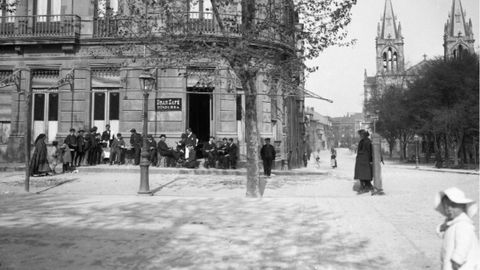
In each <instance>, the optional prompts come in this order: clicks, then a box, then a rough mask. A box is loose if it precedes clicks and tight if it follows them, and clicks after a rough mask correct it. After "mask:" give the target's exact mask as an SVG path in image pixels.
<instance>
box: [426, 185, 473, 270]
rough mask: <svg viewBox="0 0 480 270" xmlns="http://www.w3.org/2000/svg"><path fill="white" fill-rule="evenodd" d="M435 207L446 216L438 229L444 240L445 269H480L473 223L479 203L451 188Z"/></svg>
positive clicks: (440, 195)
mask: <svg viewBox="0 0 480 270" xmlns="http://www.w3.org/2000/svg"><path fill="white" fill-rule="evenodd" d="M435 206H436V208H435V210H437V211H438V212H440V213H441V214H442V215H443V216H445V217H446V219H445V222H444V223H442V224H440V225H439V226H438V227H437V234H438V235H439V236H440V237H442V238H443V243H442V249H441V263H442V270H457V269H459V270H478V269H480V247H479V244H478V238H477V235H476V234H475V225H474V224H473V221H472V218H473V216H475V214H476V213H477V211H478V207H477V204H476V202H475V201H474V200H472V199H469V198H467V197H466V196H465V194H464V193H463V191H462V190H460V189H458V188H456V187H451V188H448V189H446V190H444V191H440V192H439V193H438V194H437V195H436V197H435Z"/></svg>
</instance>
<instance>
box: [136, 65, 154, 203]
mask: <svg viewBox="0 0 480 270" xmlns="http://www.w3.org/2000/svg"><path fill="white" fill-rule="evenodd" d="M138 79H139V80H140V89H141V90H142V92H143V132H142V133H143V134H142V135H143V145H142V151H141V154H140V156H141V160H140V189H139V190H138V194H148V195H152V193H151V192H150V187H149V183H148V182H149V181H148V167H149V166H150V160H149V159H148V158H149V156H150V154H149V153H148V151H149V149H148V141H147V133H148V95H149V94H150V92H151V91H152V90H153V87H154V85H155V78H154V77H153V76H152V74H150V72H148V70H144V71H143V73H142V74H140V76H139V77H138Z"/></svg>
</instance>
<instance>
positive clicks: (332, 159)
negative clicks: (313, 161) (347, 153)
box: [330, 147, 337, 169]
mask: <svg viewBox="0 0 480 270" xmlns="http://www.w3.org/2000/svg"><path fill="white" fill-rule="evenodd" d="M330 166H332V168H334V169H335V168H337V150H335V148H333V147H332V149H331V150H330Z"/></svg>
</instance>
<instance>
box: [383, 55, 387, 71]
mask: <svg viewBox="0 0 480 270" xmlns="http://www.w3.org/2000/svg"><path fill="white" fill-rule="evenodd" d="M383 72H387V53H386V52H384V53H383Z"/></svg>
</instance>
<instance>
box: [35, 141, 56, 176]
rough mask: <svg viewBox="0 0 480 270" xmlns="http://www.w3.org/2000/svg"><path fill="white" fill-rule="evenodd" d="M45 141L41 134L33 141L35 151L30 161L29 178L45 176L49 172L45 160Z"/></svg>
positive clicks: (48, 166)
mask: <svg viewBox="0 0 480 270" xmlns="http://www.w3.org/2000/svg"><path fill="white" fill-rule="evenodd" d="M46 140H47V136H46V135H45V134H43V133H42V134H40V135H38V137H37V139H35V150H34V151H33V156H32V160H31V161H30V175H31V176H45V175H48V174H49V173H50V171H51V170H50V165H49V164H48V160H47V144H46Z"/></svg>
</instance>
